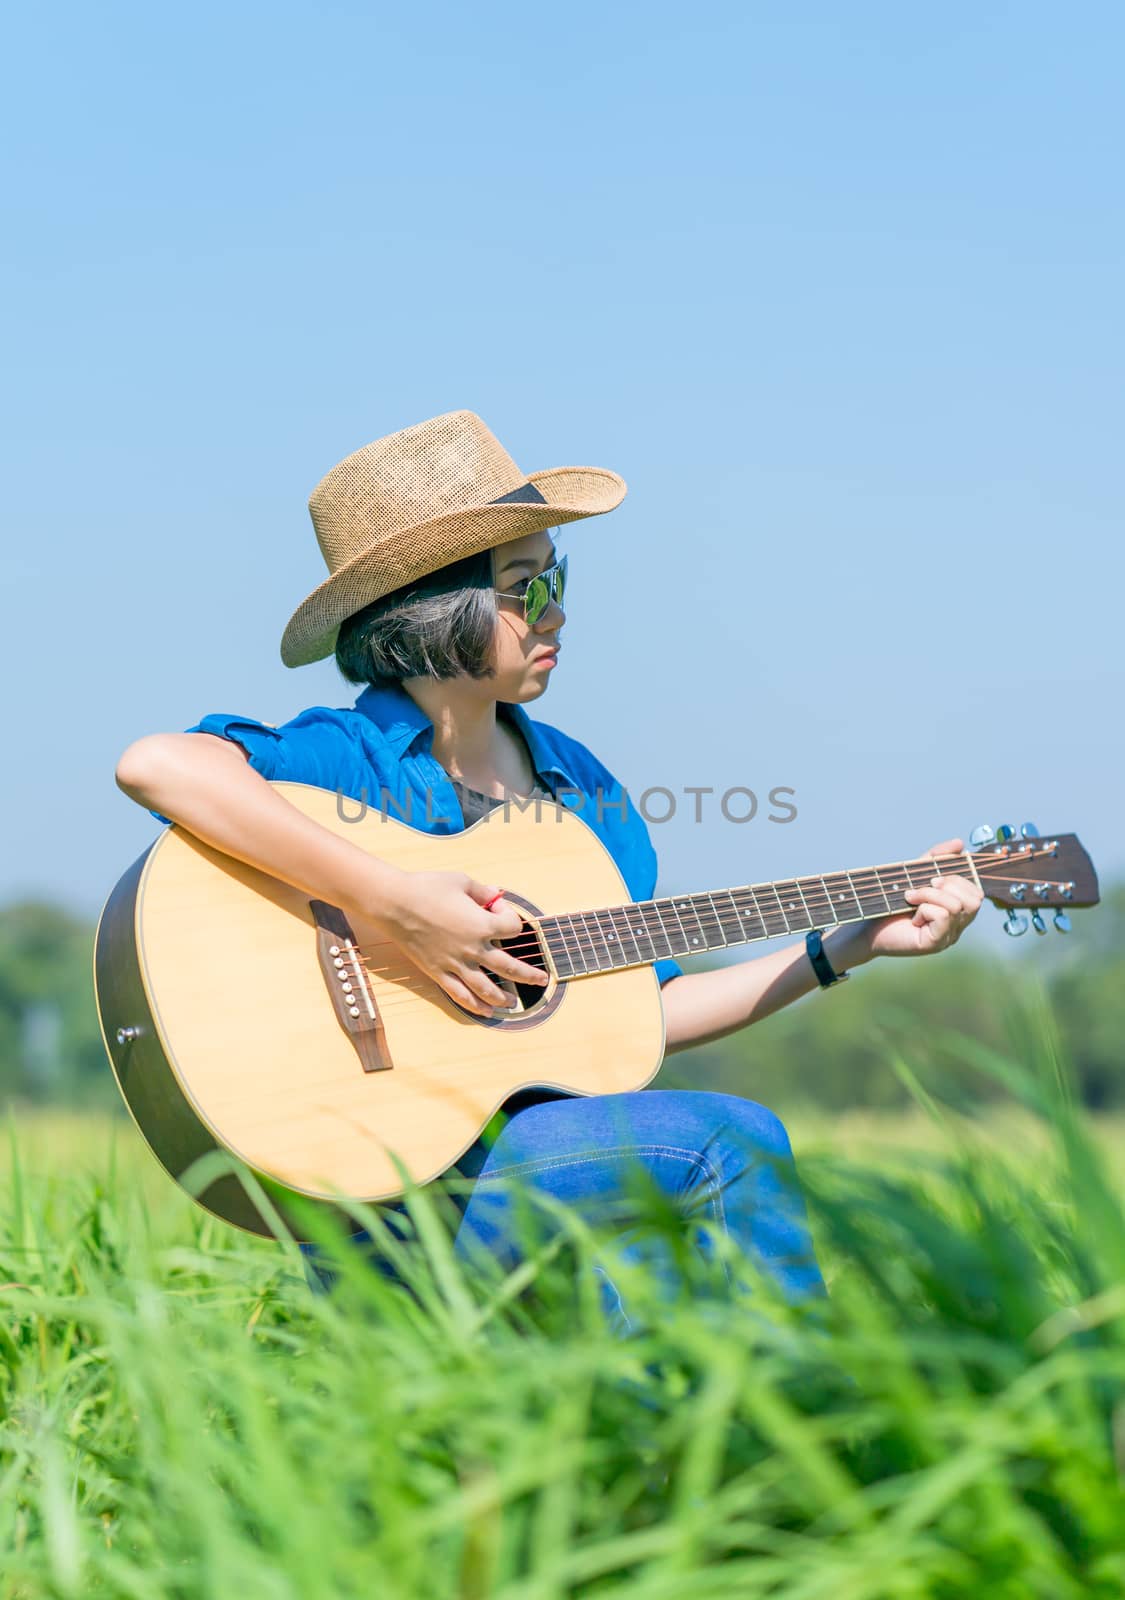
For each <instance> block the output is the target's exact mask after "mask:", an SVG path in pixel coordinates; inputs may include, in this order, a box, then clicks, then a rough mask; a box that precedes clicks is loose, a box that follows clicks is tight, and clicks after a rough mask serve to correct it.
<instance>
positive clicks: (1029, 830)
mask: <svg viewBox="0 0 1125 1600" xmlns="http://www.w3.org/2000/svg"><path fill="white" fill-rule="evenodd" d="M1020 834H1021V836H1022V837H1023V838H1024V839H1038V837H1039V829H1038V828H1037V827H1036V826H1035V824H1034V822H1021V823H1020Z"/></svg>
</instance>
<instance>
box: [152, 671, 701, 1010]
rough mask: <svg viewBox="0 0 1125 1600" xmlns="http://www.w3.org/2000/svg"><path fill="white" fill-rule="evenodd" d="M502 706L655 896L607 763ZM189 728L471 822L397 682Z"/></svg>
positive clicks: (639, 887)
mask: <svg viewBox="0 0 1125 1600" xmlns="http://www.w3.org/2000/svg"><path fill="white" fill-rule="evenodd" d="M497 714H498V715H501V716H505V717H507V718H508V719H509V720H510V721H511V723H512V725H513V726H514V727H515V728H516V730H517V731H518V732H519V733H521V734H522V735H523V737H524V740H525V741H526V743H527V748H528V750H529V751H530V753H531V760H532V763H533V765H534V767H535V771H536V775H537V777H538V779H539V781H540V783H542V785H543V786H544V788H545V789H546V790H547V791H548V792H549V793H550V794H552V795H554V797H555V799H556V800H557V801H558V802H559V804H560V805H564V806H566V807H567V808H568V809H570V810H573V811H576V812H577V813H578V815H579V816H580V817H581V818H582V820H583V822H585V823H586V824H587V826H588V827H589V828H591V829H592V831H593V832H594V833H595V834H596V835H597V837H598V838H599V839H600V840H601V841H602V843H603V844H604V845H605V847H606V849H607V850H608V851H609V853H610V855H611V856H612V857H613V859H614V861H615V862H616V863H617V870H618V871H619V872H620V874H621V876H622V877H623V878H624V880H625V884H626V887H627V889H628V892H629V895H630V898H631V899H633V900H650V899H651V898H652V895H653V891H654V890H655V888H656V869H657V864H656V851H655V850H654V849H653V847H652V840H651V839H650V838H649V833H648V828H647V826H646V824H645V820H644V818H643V817H642V816H641V814H640V812H639V811H638V810H637V809H636V807H635V806H634V805H633V804H632V802H631V801H630V800H629V798H628V795H627V794H626V793H625V791H624V790H623V789H622V787H621V785H620V784H619V783H618V781H617V779H616V778H615V777H614V776H613V775H612V773H611V772H610V771H609V770H608V768H606V767H604V766H603V765H602V763H601V762H600V761H599V760H598V759H597V758H596V757H595V756H593V755H592V754H591V753H590V751H589V750H587V748H586V746H585V745H583V744H580V743H579V742H578V740H577V739H571V738H570V737H569V736H568V735H567V734H565V733H560V732H559V730H558V729H557V728H552V727H551V726H550V725H549V724H548V723H546V722H533V721H532V719H531V718H530V717H529V716H528V715H527V713H526V712H525V711H524V709H523V707H522V706H518V705H507V704H505V703H504V702H502V701H500V702H497ZM186 731H187V732H188V733H213V734H216V735H218V736H219V737H220V738H223V739H231V740H233V741H234V742H235V743H236V744H239V745H241V746H242V748H243V749H244V750H245V751H246V753H247V755H248V756H249V758H250V765H251V766H252V767H253V768H254V771H255V772H259V773H261V775H262V777H263V778H267V779H269V780H270V781H271V782H277V781H288V782H290V783H309V784H313V785H315V786H316V787H317V788H320V789H329V790H333V791H335V792H336V793H338V794H340V795H343V796H345V797H347V798H348V799H350V800H352V801H355V802H356V803H357V804H360V805H362V804H367V805H369V806H371V807H372V809H374V810H385V811H386V812H387V814H388V815H389V816H391V817H394V818H395V819H396V820H398V821H401V822H405V823H407V824H408V826H410V827H414V828H419V829H421V831H422V832H424V833H459V832H460V831H461V830H462V828H463V827H464V825H465V822H464V815H463V813H462V810H461V804H460V801H459V800H458V798H457V791H456V790H455V789H454V787H453V785H452V783H451V782H450V781H449V774H448V773H447V772H446V770H445V768H444V767H443V766H442V765H441V763H440V762H439V761H438V760H437V759H436V757H435V756H434V755H433V753H432V746H433V737H434V728H433V723H432V722H431V721H430V719H429V717H427V715H426V713H425V712H424V711H423V710H422V709H421V707H420V706H418V705H417V704H416V703H415V702H414V701H413V700H412V699H411V698H410V696H409V695H408V694H407V693H406V691H405V689H402V688H400V687H399V686H398V685H397V684H396V685H393V686H392V687H390V688H374V687H368V688H366V689H364V691H363V693H362V694H361V695H360V696H359V698H358V700H357V701H356V703H355V705H354V706H344V707H340V708H337V709H333V708H332V707H330V706H309V708H308V709H307V710H306V711H299V712H298V713H297V715H296V716H295V717H293V718H292V720H291V721H289V722H284V723H282V724H281V726H280V727H277V728H273V727H270V725H269V724H268V723H265V722H258V721H256V720H255V719H254V718H253V717H239V716H230V715H227V714H224V713H213V714H212V715H210V716H206V717H204V718H203V720H202V721H201V722H197V723H195V725H194V726H193V727H191V728H188V729H187V730H186ZM153 815H154V816H159V813H157V812H154V813H153ZM159 820H160V821H161V822H166V821H167V820H168V819H167V818H166V817H159ZM652 965H653V970H654V971H655V973H656V976H657V979H658V981H659V982H660V983H667V982H668V980H669V979H670V978H675V977H678V976H679V975H680V974H681V973H682V972H683V968H682V967H681V966H680V964H679V962H678V961H672V960H670V959H665V960H661V961H655V962H653V964H652Z"/></svg>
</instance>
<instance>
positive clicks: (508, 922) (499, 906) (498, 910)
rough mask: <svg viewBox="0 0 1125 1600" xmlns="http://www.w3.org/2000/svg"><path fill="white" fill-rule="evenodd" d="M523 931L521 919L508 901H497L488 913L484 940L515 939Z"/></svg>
mask: <svg viewBox="0 0 1125 1600" xmlns="http://www.w3.org/2000/svg"><path fill="white" fill-rule="evenodd" d="M522 931H523V918H522V917H521V916H520V914H519V912H518V911H517V910H516V908H515V906H513V905H512V903H511V901H510V900H497V902H496V904H495V905H494V906H493V908H492V910H491V911H489V912H488V922H487V923H486V925H485V928H484V937H485V938H486V939H515V938H517V937H518V935H519V934H520V933H521V932H522Z"/></svg>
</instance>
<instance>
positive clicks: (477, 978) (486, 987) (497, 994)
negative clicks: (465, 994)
mask: <svg viewBox="0 0 1125 1600" xmlns="http://www.w3.org/2000/svg"><path fill="white" fill-rule="evenodd" d="M459 976H460V978H461V981H462V982H463V983H464V984H465V985H466V987H467V988H468V989H470V990H471V991H472V993H473V994H475V995H476V997H477V999H478V1000H479V1001H481V1002H482V1004H483V1005H484V1006H485V1007H486V1008H487V1009H488V1010H489V1011H494V1010H495V1009H496V1007H497V1006H501V1007H502V1008H503V1009H504V1010H505V1011H506V1010H507V1009H508V1008H509V1007H510V1006H511V1005H512V996H511V995H510V994H509V993H508V991H507V990H506V989H501V987H500V985H499V984H498V983H493V981H492V979H491V978H490V977H489V976H488V973H487V972H485V971H484V969H483V968H481V967H476V968H474V967H464V968H462V970H461V972H460V974H459Z"/></svg>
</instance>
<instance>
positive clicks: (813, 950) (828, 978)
mask: <svg viewBox="0 0 1125 1600" xmlns="http://www.w3.org/2000/svg"><path fill="white" fill-rule="evenodd" d="M805 949H806V950H807V951H808V955H809V960H810V961H811V962H812V969H813V971H814V972H815V973H816V979H817V982H818V983H819V984H820V987H821V988H822V989H831V988H832V986H833V985H834V984H837V983H847V981H848V979H849V977H850V976H851V974H850V973H848V972H837V971H836V969H835V968H834V967H833V965H832V963H831V961H829V959H828V957H827V955H825V953H824V940H823V939H822V938H821V936H820V929H819V928H814V929H813V930H812V932H811V933H807V934H806V935H805Z"/></svg>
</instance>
